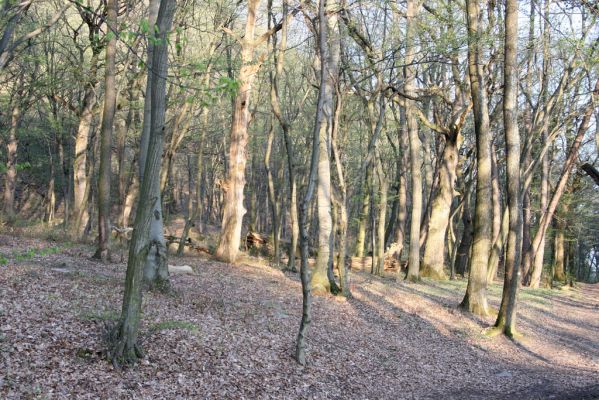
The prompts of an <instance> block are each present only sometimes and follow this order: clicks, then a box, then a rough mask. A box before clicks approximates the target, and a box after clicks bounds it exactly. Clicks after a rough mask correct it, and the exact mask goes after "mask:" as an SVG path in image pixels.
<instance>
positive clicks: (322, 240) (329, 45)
mask: <svg viewBox="0 0 599 400" xmlns="http://www.w3.org/2000/svg"><path fill="white" fill-rule="evenodd" d="M336 6H337V3H336V2H334V1H331V2H327V4H326V7H327V11H329V10H336ZM324 22H325V25H321V28H320V29H323V31H322V32H320V38H319V48H318V50H319V55H320V63H321V70H320V86H321V89H320V92H319V100H320V101H319V105H318V106H319V108H320V110H318V111H319V112H317V114H318V115H319V116H320V118H319V119H317V121H316V126H315V129H318V134H319V140H318V146H319V151H318V185H317V188H316V189H317V190H316V193H317V207H318V208H317V211H318V255H317V257H316V265H315V266H314V271H313V273H312V279H311V282H310V283H311V285H312V292H314V293H326V292H329V291H336V290H337V288H336V285H335V281H334V280H332V279H331V277H330V276H329V275H330V274H328V270H329V268H330V267H331V266H332V262H333V253H332V249H333V225H332V216H331V200H332V199H331V163H330V159H329V149H330V147H331V133H332V129H333V117H334V115H333V113H334V109H335V108H334V98H335V87H336V84H337V82H336V81H337V75H338V71H339V66H338V65H339V51H340V47H339V46H340V42H339V40H340V39H339V23H338V17H337V14H336V12H331V13H330V14H329V13H328V12H327V15H325V21H324Z"/></svg>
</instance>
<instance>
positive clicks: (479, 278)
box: [461, 0, 493, 315]
mask: <svg viewBox="0 0 599 400" xmlns="http://www.w3.org/2000/svg"><path fill="white" fill-rule="evenodd" d="M478 1H479V0H467V1H466V8H467V20H468V74H469V77H470V91H471V95H472V103H473V109H474V131H475V134H476V166H477V173H476V205H475V208H474V236H473V243H472V254H471V256H470V272H469V275H468V287H467V288H466V295H465V296H464V299H463V300H462V303H461V306H462V307H463V308H464V309H466V310H468V311H470V312H471V313H473V314H476V315H487V314H488V313H489V311H488V306H487V296H486V289H487V265H488V262H489V254H490V250H491V222H492V218H491V212H492V209H491V205H490V204H489V199H491V198H492V196H493V190H492V187H491V180H492V177H491V131H490V129H489V109H488V101H487V85H486V79H485V75H484V74H485V71H484V69H483V64H484V63H483V61H482V52H483V48H482V41H481V37H480V32H481V31H480V30H479V14H480V5H479V3H478Z"/></svg>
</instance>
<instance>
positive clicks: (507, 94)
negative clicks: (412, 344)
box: [495, 0, 522, 337]
mask: <svg viewBox="0 0 599 400" xmlns="http://www.w3.org/2000/svg"><path fill="white" fill-rule="evenodd" d="M517 52H518V1H517V0H506V10H505V54H504V59H505V62H504V89H503V125H504V128H505V149H506V157H507V168H506V174H507V182H506V186H507V202H508V209H509V211H508V213H509V233H508V237H507V252H506V260H505V276H504V283H503V293H502V297H501V306H500V307H499V315H498V316H497V321H496V322H495V326H496V327H497V328H498V329H500V330H501V332H502V333H504V334H505V335H507V336H509V337H513V336H514V334H515V333H516V295H517V292H518V285H519V279H518V268H519V266H520V254H521V249H522V248H521V245H522V242H521V237H522V206H521V198H520V133H519V132H518V60H517Z"/></svg>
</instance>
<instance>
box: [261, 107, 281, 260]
mask: <svg viewBox="0 0 599 400" xmlns="http://www.w3.org/2000/svg"><path fill="white" fill-rule="evenodd" d="M274 139H275V127H274V119H272V118H271V121H270V127H269V130H268V139H267V141H266V152H265V153H264V168H265V169H266V178H267V180H268V202H269V203H270V211H271V213H272V238H273V244H274V252H275V254H274V264H275V267H277V268H278V267H279V264H280V262H281V251H280V236H279V234H280V230H279V226H280V224H281V220H280V216H281V210H280V207H279V203H278V201H277V197H276V191H275V182H274V178H273V175H272V169H271V168H270V155H271V153H272V145H273V141H274Z"/></svg>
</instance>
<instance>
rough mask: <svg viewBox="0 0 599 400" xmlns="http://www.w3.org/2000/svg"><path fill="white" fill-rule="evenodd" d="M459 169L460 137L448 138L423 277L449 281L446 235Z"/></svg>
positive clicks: (424, 258) (423, 263)
mask: <svg viewBox="0 0 599 400" xmlns="http://www.w3.org/2000/svg"><path fill="white" fill-rule="evenodd" d="M457 166H458V147H457V137H452V136H449V135H447V136H446V137H445V147H444V149H443V158H442V162H441V166H440V170H439V185H438V189H437V194H436V195H435V198H434V200H433V203H432V211H431V217H430V220H429V223H428V234H427V239H426V244H425V246H424V257H423V259H422V276H427V277H431V278H433V279H446V278H447V276H446V274H445V271H444V270H443V269H444V267H445V234H446V232H447V226H448V224H449V215H450V212H451V204H452V203H453V196H454V183H455V179H456V169H457Z"/></svg>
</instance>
